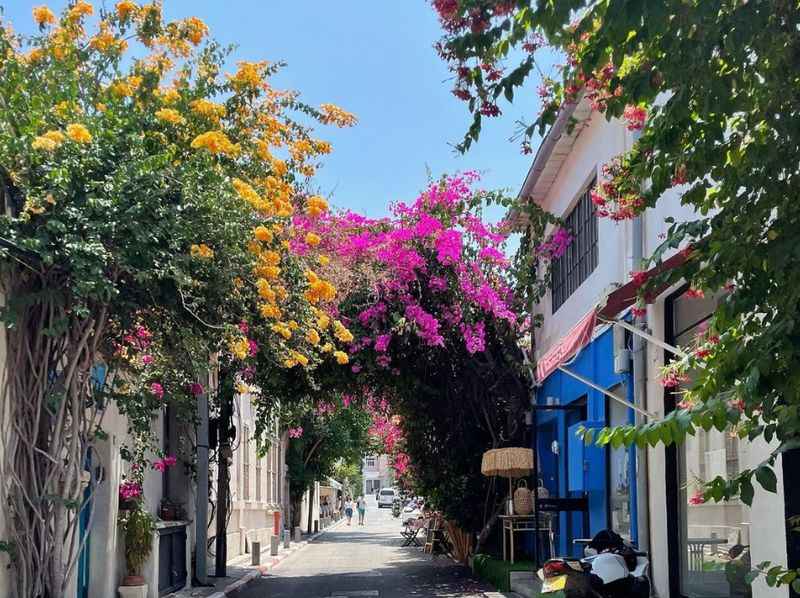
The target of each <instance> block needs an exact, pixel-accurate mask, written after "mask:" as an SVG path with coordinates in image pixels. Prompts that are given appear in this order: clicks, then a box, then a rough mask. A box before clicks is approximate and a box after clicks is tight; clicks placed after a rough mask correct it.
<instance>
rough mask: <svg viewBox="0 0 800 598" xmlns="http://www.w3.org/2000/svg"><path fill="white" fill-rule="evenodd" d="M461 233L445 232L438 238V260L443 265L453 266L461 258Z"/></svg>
mask: <svg viewBox="0 0 800 598" xmlns="http://www.w3.org/2000/svg"><path fill="white" fill-rule="evenodd" d="M461 249H462V241H461V233H459V232H458V231H455V230H444V231H442V232H440V233H439V236H438V237H437V238H436V259H437V260H439V262H441V263H442V264H452V263H455V262H457V261H459V259H460V258H461Z"/></svg>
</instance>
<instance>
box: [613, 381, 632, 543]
mask: <svg viewBox="0 0 800 598" xmlns="http://www.w3.org/2000/svg"><path fill="white" fill-rule="evenodd" d="M611 392H613V393H614V394H615V395H617V396H621V397H624V396H626V394H627V392H626V389H625V385H624V384H619V385H617V386H615V387H614V388H612V389H611ZM629 411H630V409H629V408H628V407H625V405H622V404H620V403H618V402H617V401H608V423H609V425H610V426H624V425H626V424H628V423H630V418H629ZM630 456H631V451H630V450H629V449H627V448H625V447H619V448H617V449H614V448H611V447H610V445H609V449H608V458H609V467H608V478H609V479H608V503H609V511H610V513H611V529H613V530H614V531H615V532H617V533H618V534H619V535H620V536H622V537H623V538H625V539H626V540H628V541H630V540H631V487H630V477H629V470H630Z"/></svg>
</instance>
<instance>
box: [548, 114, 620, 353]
mask: <svg viewBox="0 0 800 598" xmlns="http://www.w3.org/2000/svg"><path fill="white" fill-rule="evenodd" d="M629 146H630V134H629V133H628V132H627V131H626V129H625V127H624V126H623V125H622V124H621V123H620V122H619V121H618V120H613V121H610V122H609V121H607V120H606V119H605V117H603V116H601V115H599V114H596V113H595V114H593V115H592V116H591V118H590V120H589V121H588V122H587V123H586V125H585V126H584V127H583V129H582V131H581V133H580V135H579V136H578V138H577V140H576V141H575V145H574V146H573V148H572V151H571V152H570V153H569V155H568V156H567V157H566V158H565V160H564V163H563V165H562V166H561V169H560V171H559V173H558V176H557V178H556V180H555V182H554V184H553V186H552V187H551V189H550V191H549V192H548V193H547V195H546V197H545V198H544V200H543V201H542V202H541V203H540V205H541V207H543V208H544V209H546V210H548V211H549V212H551V213H552V214H555V215H556V216H559V217H565V216H567V215H568V214H569V212H570V211H571V210H572V208H573V207H574V206H575V204H576V203H577V201H578V199H579V197H580V195H581V193H583V191H584V190H585V189H586V186H587V185H588V184H589V183H590V182H591V180H592V179H593V178H594V177H597V178H600V168H601V167H602V165H603V164H605V163H606V162H608V161H609V160H611V159H612V158H613V157H614V156H617V155H618V154H620V153H622V152H624V151H625V150H626V149H627V148H628V147H629ZM597 235H598V237H597V242H598V249H599V252H598V264H597V268H595V270H594V271H593V272H592V273H591V274H590V275H589V277H588V278H587V279H586V280H585V281H584V282H583V284H581V286H580V287H579V288H578V289H577V290H576V291H575V292H574V293H573V294H572V295H570V297H569V298H567V300H566V301H565V302H564V303H563V304H562V305H561V306H560V307H559V308H558V310H557V311H556V313H555V314H554V313H552V302H551V297H550V293H549V292H548V294H547V296H546V297H545V298H544V299H543V301H542V302H541V303H540V304H539V306H538V307H537V308H536V312H537V313H541V314H543V315H544V316H545V318H544V323H543V325H542V327H541V328H540V329H539V330H537V333H536V352H537V357H540V356H541V355H543V354H544V353H545V352H547V350H548V349H549V348H550V347H551V346H552V345H553V344H555V343H557V342H558V341H559V340H560V339H561V338H563V337H564V335H565V334H566V333H567V332H569V330H570V329H571V328H572V327H573V326H574V325H575V324H576V323H577V322H578V321H579V320H580V318H581V317H582V316H583V315H584V314H586V313H587V312H588V311H589V310H590V309H591V308H592V306H594V305H595V304H596V303H597V301H598V300H599V299H600V298H601V297H602V296H603V293H604V291H606V290H607V289H608V288H609V286H610V285H611V284H613V283H624V282H626V281H627V280H628V278H629V277H630V271H631V270H632V269H633V268H632V263H631V257H630V255H629V250H628V248H629V247H630V242H629V240H628V239H629V235H630V223H629V222H621V223H617V222H613V221H612V220H610V219H608V218H601V219H599V221H598V227H597Z"/></svg>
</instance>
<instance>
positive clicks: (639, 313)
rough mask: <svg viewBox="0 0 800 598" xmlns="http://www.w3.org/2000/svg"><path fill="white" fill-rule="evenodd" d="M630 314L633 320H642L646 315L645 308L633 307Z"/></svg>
mask: <svg viewBox="0 0 800 598" xmlns="http://www.w3.org/2000/svg"><path fill="white" fill-rule="evenodd" d="M631 313H632V314H633V317H634V318H643V317H644V316H646V315H647V308H646V307H645V306H643V305H642V306H639V305H634V306H633V307H632V308H631Z"/></svg>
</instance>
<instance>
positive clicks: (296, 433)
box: [289, 426, 303, 438]
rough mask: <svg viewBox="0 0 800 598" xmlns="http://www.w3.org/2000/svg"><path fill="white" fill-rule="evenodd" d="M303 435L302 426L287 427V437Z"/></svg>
mask: <svg viewBox="0 0 800 598" xmlns="http://www.w3.org/2000/svg"><path fill="white" fill-rule="evenodd" d="M302 435H303V428H302V427H300V426H298V427H296V428H289V438H300V437H301V436H302Z"/></svg>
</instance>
